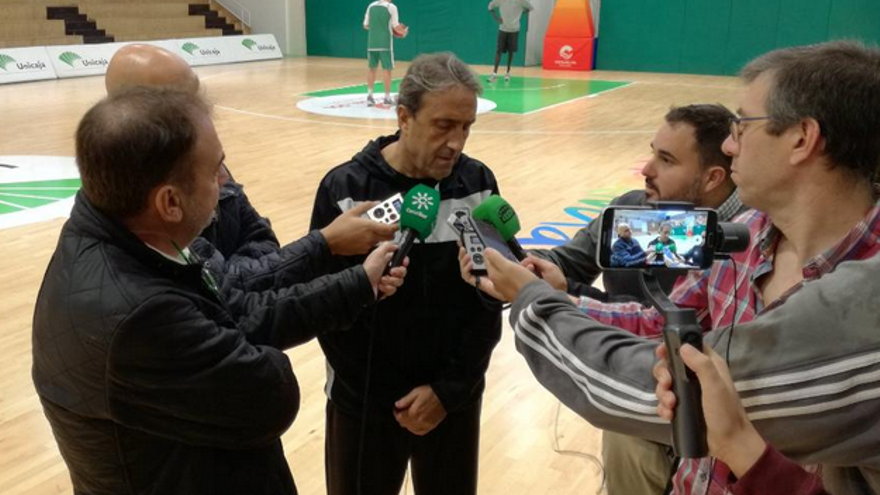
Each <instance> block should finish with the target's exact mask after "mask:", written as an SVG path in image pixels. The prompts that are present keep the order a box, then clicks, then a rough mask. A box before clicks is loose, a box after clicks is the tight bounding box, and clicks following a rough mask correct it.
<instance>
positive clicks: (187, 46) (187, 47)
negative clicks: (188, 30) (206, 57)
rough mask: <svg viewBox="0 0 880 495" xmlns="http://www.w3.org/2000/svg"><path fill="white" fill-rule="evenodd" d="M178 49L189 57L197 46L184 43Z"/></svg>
mask: <svg viewBox="0 0 880 495" xmlns="http://www.w3.org/2000/svg"><path fill="white" fill-rule="evenodd" d="M180 48H181V49H182V50H183V51H185V52H186V53H189V54H190V55H192V54H193V52H194V51H196V50H198V49H199V45H197V44H195V43H184V44H183V46H182V47H180Z"/></svg>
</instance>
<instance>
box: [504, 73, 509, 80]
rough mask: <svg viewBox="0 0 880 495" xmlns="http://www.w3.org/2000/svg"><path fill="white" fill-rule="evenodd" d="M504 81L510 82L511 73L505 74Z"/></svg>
mask: <svg viewBox="0 0 880 495" xmlns="http://www.w3.org/2000/svg"><path fill="white" fill-rule="evenodd" d="M504 82H510V74H505V75H504Z"/></svg>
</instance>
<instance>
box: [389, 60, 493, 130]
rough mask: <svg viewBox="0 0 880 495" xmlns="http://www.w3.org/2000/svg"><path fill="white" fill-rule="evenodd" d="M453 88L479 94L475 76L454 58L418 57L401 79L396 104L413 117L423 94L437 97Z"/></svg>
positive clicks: (478, 83)
mask: <svg viewBox="0 0 880 495" xmlns="http://www.w3.org/2000/svg"><path fill="white" fill-rule="evenodd" d="M455 86H463V87H465V88H467V89H469V90H471V91H473V92H474V95H476V96H479V95H481V94H483V87H482V86H481V85H480V81H479V80H478V79H477V76H476V74H474V72H473V71H472V70H471V69H470V67H468V66H467V64H465V63H464V62H462V61H461V60H459V59H458V57H456V56H455V55H454V54H452V53H450V52H441V53H431V54H427V55H420V56H418V57H416V59H415V60H413V63H412V65H410V66H409V69H407V71H406V75H405V76H403V82H401V83H400V90H399V91H398V94H397V103H398V105H403V106H405V107H406V108H407V109H408V110H409V111H410V113H411V114H413V115H415V114H416V113H417V112H418V111H419V108H421V106H422V96H423V95H424V94H425V93H440V92H443V91H446V90H449V89H452V88H453V87H455Z"/></svg>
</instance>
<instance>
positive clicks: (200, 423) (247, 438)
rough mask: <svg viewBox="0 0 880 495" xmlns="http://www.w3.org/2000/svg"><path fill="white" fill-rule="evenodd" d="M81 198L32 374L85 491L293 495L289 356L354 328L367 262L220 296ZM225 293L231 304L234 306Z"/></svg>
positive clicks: (42, 321)
mask: <svg viewBox="0 0 880 495" xmlns="http://www.w3.org/2000/svg"><path fill="white" fill-rule="evenodd" d="M217 294H218V293H217V292H216V291H213V290H211V289H210V287H209V284H206V283H205V281H204V280H203V272H202V268H201V266H199V265H181V264H178V263H175V262H174V261H171V260H169V259H167V258H165V257H164V256H162V255H160V254H159V253H157V252H156V251H154V250H152V249H151V248H149V247H148V246H146V245H145V244H144V243H142V242H141V241H140V240H139V239H138V238H137V237H135V236H134V235H133V234H132V233H131V232H129V231H128V230H127V229H125V228H124V227H123V226H122V225H120V224H118V223H116V222H114V221H112V220H111V219H109V218H107V217H106V216H104V215H103V214H101V213H100V212H99V211H98V210H97V209H95V208H94V207H93V206H92V205H91V204H90V203H89V202H88V200H86V198H85V197H84V196H83V194H82V193H80V194H79V195H78V196H77V198H76V203H75V205H74V208H73V211H72V212H71V217H70V219H69V220H68V221H67V223H66V224H65V225H64V228H63V229H62V232H61V237H60V239H59V241H58V246H57V248H56V251H55V254H54V255H53V257H52V261H51V262H50V264H49V268H48V270H47V272H46V275H45V278H44V280H43V285H42V287H41V289H40V293H39V296H38V299H37V304H36V310H35V315H34V328H33V379H34V384H35V385H36V389H37V393H38V394H39V396H40V400H41V401H42V403H43V407H44V411H45V413H46V416H47V417H48V419H49V422H50V424H51V426H52V430H53V433H54V434H55V438H56V440H57V442H58V446H59V448H60V451H61V454H62V456H63V457H64V460H65V462H66V463H67V466H68V468H69V470H70V475H71V478H72V481H73V485H74V489H75V492H76V493H77V494H89V495H92V494H94V495H103V494H122V493H124V494H156V495H167V494H184V493H185V494H206V495H207V494H211V495H215V494H245V493H247V494H292V493H296V488H295V486H294V483H293V479H292V477H291V474H290V470H289V468H288V466H287V461H286V459H285V458H284V452H283V450H282V447H281V441H280V439H279V437H280V435H281V434H282V433H283V432H284V431H285V430H286V429H287V428H288V427H289V426H290V424H291V422H292V421H293V419H294V417H295V416H296V413H297V410H298V407H299V390H298V385H297V382H296V379H295V377H294V375H293V372H292V370H291V368H290V363H289V361H288V359H287V357H286V356H285V355H284V353H283V352H281V349H285V348H289V347H291V346H294V345H296V344H298V343H301V342H304V341H306V340H308V339H310V338H312V337H313V336H314V335H315V334H316V333H317V332H319V331H332V330H338V329H344V328H347V327H349V326H350V325H351V323H352V322H353V321H354V319H355V317H356V315H357V314H358V313H359V312H360V310H361V308H362V307H363V306H364V305H366V304H369V303H370V302H372V300H373V298H374V296H373V291H372V288H371V286H370V283H369V280H368V279H367V277H366V273H365V272H364V271H363V268H361V267H353V268H352V269H350V270H347V271H345V272H342V273H339V274H337V275H333V276H328V277H322V278H321V279H318V280H316V281H314V282H312V283H309V284H304V285H301V286H292V287H290V288H287V289H282V290H279V291H275V292H273V291H266V292H262V293H245V292H241V291H230V292H229V293H227V294H224V295H223V296H218V295H217ZM221 297H222V300H221Z"/></svg>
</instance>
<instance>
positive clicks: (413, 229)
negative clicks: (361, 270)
mask: <svg viewBox="0 0 880 495" xmlns="http://www.w3.org/2000/svg"><path fill="white" fill-rule="evenodd" d="M438 213H440V193H438V192H437V191H436V190H435V189H433V188H430V187H428V186H426V185H424V184H418V185H416V186H415V187H413V188H412V189H410V190H409V192H407V193H406V196H404V198H403V205H402V206H401V208H400V234H401V235H400V241H399V242H398V248H397V251H396V252H395V253H394V256H393V257H392V258H391V262H390V263H389V264H388V266H387V267H386V268H385V273H388V272H389V271H390V270H391V269H392V268H395V267H398V266H401V265H403V261H404V259H406V255H407V254H409V250H410V249H411V248H412V245H413V242H415V240H416V239H419V240H420V241H424V240H425V239H427V238H428V236H430V235H431V232H433V231H434V225H435V224H436V223H437V215H438Z"/></svg>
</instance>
